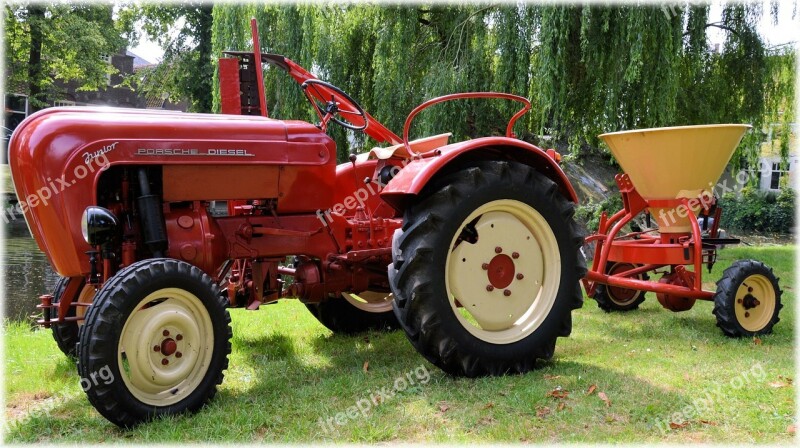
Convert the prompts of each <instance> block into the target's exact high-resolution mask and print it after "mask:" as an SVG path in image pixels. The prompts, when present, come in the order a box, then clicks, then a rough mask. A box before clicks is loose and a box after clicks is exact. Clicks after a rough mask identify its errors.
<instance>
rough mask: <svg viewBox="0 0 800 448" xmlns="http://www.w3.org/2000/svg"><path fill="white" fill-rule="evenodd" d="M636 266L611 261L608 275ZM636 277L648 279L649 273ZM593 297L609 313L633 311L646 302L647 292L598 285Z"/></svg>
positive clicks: (607, 270)
mask: <svg viewBox="0 0 800 448" xmlns="http://www.w3.org/2000/svg"><path fill="white" fill-rule="evenodd" d="M635 267H636V265H634V264H631V263H611V264H610V265H609V266H608V268H606V272H607V273H608V275H613V274H618V273H620V272H625V271H628V270H630V269H633V268H635ZM636 279H638V280H647V279H648V276H647V274H639V275H637V276H636ZM593 298H594V300H595V301H596V302H597V306H598V307H599V308H600V309H601V310H603V311H605V312H607V313H610V312H612V311H632V310H635V309H637V308H639V305H641V304H642V302H644V299H645V292H644V291H639V290H637V289H626V288H619V287H616V286H608V285H598V286H597V289H596V290H595V293H594V297H593Z"/></svg>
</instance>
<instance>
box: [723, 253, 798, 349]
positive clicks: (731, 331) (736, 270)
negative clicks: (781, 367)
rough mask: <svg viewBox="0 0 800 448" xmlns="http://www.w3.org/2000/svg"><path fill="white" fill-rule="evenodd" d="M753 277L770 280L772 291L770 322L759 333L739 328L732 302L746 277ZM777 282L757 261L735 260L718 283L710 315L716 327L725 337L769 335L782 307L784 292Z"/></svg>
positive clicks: (770, 271) (765, 266) (773, 275)
mask: <svg viewBox="0 0 800 448" xmlns="http://www.w3.org/2000/svg"><path fill="white" fill-rule="evenodd" d="M752 274H761V275H763V276H765V277H766V278H767V279H769V280H770V282H771V283H772V285H773V287H774V288H775V311H774V313H773V316H772V319H770V321H769V322H768V323H767V324H766V325H765V326H764V328H762V329H761V330H759V331H756V332H751V331H747V330H745V329H744V328H742V327H741V325H739V323H738V321H737V319H736V311H735V308H734V306H735V303H734V302H735V301H736V291H737V290H738V289H739V285H740V284H741V282H742V281H744V279H745V278H747V277H748V276H750V275H752ZM778 281H779V279H778V278H777V277H775V274H774V272H773V271H772V268H771V267H769V266H767V265H766V264H764V263H762V262H760V261H756V260H737V261H735V262H734V263H733V264H731V265H730V266H728V268H727V269H725V271H724V272H723V273H722V277H721V278H720V279H719V281H717V292H716V293H715V294H714V310H713V311H712V313H713V314H714V316H716V317H717V327H719V328H720V329H721V330H722V333H723V334H725V336H728V337H731V338H738V337H744V336H748V337H749V336H755V335H762V334H770V333H772V328H773V327H774V326H775V324H777V323H778V322H780V320H781V319H780V317H779V314H780V310H781V308H783V304H782V303H781V295H782V294H783V290H781V289H780V287H779V286H778Z"/></svg>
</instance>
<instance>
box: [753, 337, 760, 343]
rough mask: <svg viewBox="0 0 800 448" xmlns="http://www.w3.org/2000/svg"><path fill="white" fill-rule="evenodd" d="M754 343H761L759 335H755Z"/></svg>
mask: <svg viewBox="0 0 800 448" xmlns="http://www.w3.org/2000/svg"><path fill="white" fill-rule="evenodd" d="M753 344H755V345H761V338H760V337H758V336H753Z"/></svg>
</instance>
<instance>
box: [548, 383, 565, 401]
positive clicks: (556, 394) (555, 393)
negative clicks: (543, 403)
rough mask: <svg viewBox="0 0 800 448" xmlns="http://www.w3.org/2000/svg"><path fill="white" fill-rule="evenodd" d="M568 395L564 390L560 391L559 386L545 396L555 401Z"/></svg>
mask: <svg viewBox="0 0 800 448" xmlns="http://www.w3.org/2000/svg"><path fill="white" fill-rule="evenodd" d="M568 395H569V391H566V390H564V389H562V388H561V386H559V387H556V388H555V389H553V390H551V391H550V392H548V393H547V396H549V397H553V398H556V399H563V398H567V396H568Z"/></svg>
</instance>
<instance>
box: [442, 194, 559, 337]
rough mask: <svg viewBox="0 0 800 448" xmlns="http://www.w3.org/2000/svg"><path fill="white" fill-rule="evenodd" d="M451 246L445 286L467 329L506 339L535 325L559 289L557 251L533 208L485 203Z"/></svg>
mask: <svg viewBox="0 0 800 448" xmlns="http://www.w3.org/2000/svg"><path fill="white" fill-rule="evenodd" d="M468 227H469V228H468ZM467 228H468V229H467ZM465 229H467V232H465ZM463 237H467V239H464V238H463ZM470 240H471V241H470ZM450 248H451V251H450V252H449V254H448V257H447V262H446V264H445V274H446V275H445V286H446V288H447V295H448V298H449V301H450V306H451V307H452V309H453V311H454V312H455V315H456V317H457V318H458V320H459V322H460V323H461V324H462V326H464V328H465V329H466V330H467V331H469V332H470V333H471V334H472V335H474V336H475V337H477V338H479V339H481V340H483V341H486V342H490V343H494V344H510V343H513V342H516V341H519V340H521V339H523V338H525V337H526V336H528V335H530V334H531V333H533V332H534V331H536V329H537V328H539V326H540V325H541V324H542V322H543V321H544V319H545V318H546V317H547V315H548V314H549V313H550V310H551V309H552V307H553V304H554V303H555V299H556V295H557V294H558V287H559V283H560V281H561V280H560V279H561V255H560V253H559V250H558V242H557V240H556V237H555V234H554V233H553V230H552V229H551V228H550V225H549V224H548V223H547V221H546V220H545V219H544V217H543V216H542V215H541V214H540V213H539V212H538V211H536V210H535V209H534V208H533V207H531V206H529V205H527V204H525V203H523V202H519V201H515V200H509V199H502V200H497V201H492V202H489V203H486V204H484V205H483V206H481V207H479V208H478V209H476V210H475V211H473V212H472V213H471V214H470V215H469V216H468V217H467V219H465V220H464V222H463V223H462V224H461V226H460V227H459V228H458V230H457V231H456V234H455V236H454V237H453V239H452V241H451V243H450Z"/></svg>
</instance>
